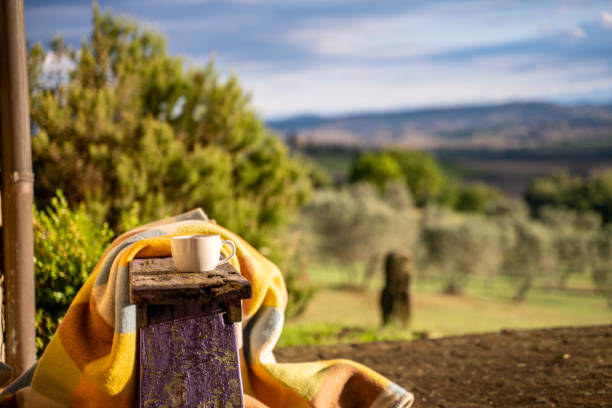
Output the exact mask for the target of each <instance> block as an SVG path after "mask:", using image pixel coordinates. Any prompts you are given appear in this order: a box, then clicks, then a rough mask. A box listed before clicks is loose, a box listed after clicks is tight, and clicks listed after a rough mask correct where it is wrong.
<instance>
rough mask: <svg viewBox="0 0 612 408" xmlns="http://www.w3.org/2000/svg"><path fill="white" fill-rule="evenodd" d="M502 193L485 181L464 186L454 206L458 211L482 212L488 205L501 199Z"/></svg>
mask: <svg viewBox="0 0 612 408" xmlns="http://www.w3.org/2000/svg"><path fill="white" fill-rule="evenodd" d="M500 198H501V193H500V192H499V191H498V190H497V189H495V188H493V187H490V186H488V185H486V184H484V183H473V184H468V185H465V186H462V187H461V189H460V190H459V193H458V197H457V201H456V203H455V205H454V208H455V209H456V210H457V211H464V212H479V213H482V212H484V210H485V209H486V207H487V205H488V204H490V203H492V202H494V201H496V200H498V199H500Z"/></svg>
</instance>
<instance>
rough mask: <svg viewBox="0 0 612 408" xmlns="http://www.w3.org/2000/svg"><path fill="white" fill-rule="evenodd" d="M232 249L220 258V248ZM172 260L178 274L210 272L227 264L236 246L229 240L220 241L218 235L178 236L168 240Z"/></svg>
mask: <svg viewBox="0 0 612 408" xmlns="http://www.w3.org/2000/svg"><path fill="white" fill-rule="evenodd" d="M224 245H230V246H231V247H232V253H231V254H230V255H229V256H227V257H224V258H222V259H220V258H221V248H222V247H223V246H224ZM170 248H171V250H172V259H173V260H174V263H175V264H176V268H177V269H178V271H179V272H204V271H212V270H214V269H215V268H216V267H217V266H218V265H222V264H224V263H227V262H229V261H230V259H232V257H233V256H234V254H235V253H236V245H235V244H234V243H233V242H232V241H230V240H224V241H222V240H221V236H220V235H218V234H197V235H180V236H176V237H172V238H171V239H170Z"/></svg>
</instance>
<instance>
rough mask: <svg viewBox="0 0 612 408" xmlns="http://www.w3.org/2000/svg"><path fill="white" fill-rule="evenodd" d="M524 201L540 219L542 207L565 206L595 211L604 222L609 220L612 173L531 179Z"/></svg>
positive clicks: (558, 174)
mask: <svg viewBox="0 0 612 408" xmlns="http://www.w3.org/2000/svg"><path fill="white" fill-rule="evenodd" d="M525 200H526V201H527V203H528V204H529V206H530V208H531V210H532V213H533V214H534V215H537V216H539V215H540V210H541V209H542V208H543V207H550V206H552V207H565V208H571V209H574V210H578V211H594V212H596V213H598V214H599V215H600V216H601V218H602V220H603V222H604V223H609V222H611V221H612V170H611V169H608V170H601V171H596V172H593V173H591V175H590V176H589V177H588V178H582V177H572V176H570V175H569V174H568V173H567V172H558V173H555V174H552V175H550V176H546V177H539V178H535V179H534V180H532V182H531V184H530V185H529V188H528V189H527V192H526V193H525Z"/></svg>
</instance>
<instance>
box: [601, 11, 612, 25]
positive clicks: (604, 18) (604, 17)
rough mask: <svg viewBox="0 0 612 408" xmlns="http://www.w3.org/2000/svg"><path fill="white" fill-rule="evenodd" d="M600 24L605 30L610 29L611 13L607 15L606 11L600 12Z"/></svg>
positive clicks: (611, 23) (611, 22)
mask: <svg viewBox="0 0 612 408" xmlns="http://www.w3.org/2000/svg"><path fill="white" fill-rule="evenodd" d="M601 24H602V25H603V26H604V27H605V28H612V13H608V12H607V11H602V12H601Z"/></svg>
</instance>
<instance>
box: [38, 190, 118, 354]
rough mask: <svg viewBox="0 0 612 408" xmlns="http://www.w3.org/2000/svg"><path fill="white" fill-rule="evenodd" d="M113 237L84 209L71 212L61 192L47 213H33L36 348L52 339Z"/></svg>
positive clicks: (110, 232)
mask: <svg viewBox="0 0 612 408" xmlns="http://www.w3.org/2000/svg"><path fill="white" fill-rule="evenodd" d="M112 236H113V232H112V231H111V230H110V229H109V227H108V225H107V224H106V223H105V224H102V225H99V224H97V223H95V222H93V221H92V219H91V218H90V217H89V216H88V213H87V211H86V209H85V207H84V206H82V205H81V206H79V207H78V208H76V209H75V210H71V209H70V208H69V206H68V202H67V201H66V198H65V197H64V194H63V193H62V192H61V191H60V190H58V191H57V193H56V196H55V197H54V198H52V199H51V204H50V206H48V207H47V208H46V209H44V210H38V209H35V210H34V254H35V259H34V273H35V280H36V308H37V312H36V330H37V333H36V347H37V349H38V351H39V353H40V352H41V351H42V350H43V348H44V346H45V345H46V344H47V343H48V341H49V340H50V339H51V336H52V335H53V333H54V332H55V329H56V328H57V326H58V325H59V323H60V321H61V319H62V318H63V316H64V314H65V313H66V310H68V306H69V305H70V302H72V299H73V298H74V295H75V294H76V293H77V291H78V290H79V288H80V287H81V286H82V285H83V283H84V282H85V280H86V279H87V277H88V276H89V273H90V272H91V271H92V269H93V268H94V266H95V264H96V262H97V261H98V259H100V257H101V256H102V254H103V252H104V250H105V248H106V246H107V244H108V243H109V241H110V239H111V238H112Z"/></svg>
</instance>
